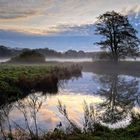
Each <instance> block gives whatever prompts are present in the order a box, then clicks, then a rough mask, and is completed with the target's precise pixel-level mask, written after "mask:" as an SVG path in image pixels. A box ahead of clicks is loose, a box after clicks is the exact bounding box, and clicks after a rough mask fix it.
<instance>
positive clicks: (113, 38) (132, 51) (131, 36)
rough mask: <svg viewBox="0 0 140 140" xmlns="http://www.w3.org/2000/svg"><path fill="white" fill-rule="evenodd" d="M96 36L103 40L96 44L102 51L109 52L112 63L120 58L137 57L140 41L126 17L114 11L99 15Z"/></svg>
mask: <svg viewBox="0 0 140 140" xmlns="http://www.w3.org/2000/svg"><path fill="white" fill-rule="evenodd" d="M96 34H98V35H101V36H103V40H101V41H100V42H97V44H98V45H101V46H102V47H101V48H102V49H105V50H109V51H110V52H111V53H110V54H111V58H112V59H113V60H114V61H118V60H119V58H121V57H123V58H125V57H126V56H129V57H134V56H137V55H138V52H139V48H138V45H139V44H140V40H139V39H138V37H137V36H136V34H137V31H136V30H135V29H134V28H133V27H132V25H131V24H130V23H129V21H128V17H127V16H123V15H121V14H119V13H116V12H114V11H111V12H106V13H104V14H103V15H100V16H99V17H98V20H97V22H96Z"/></svg>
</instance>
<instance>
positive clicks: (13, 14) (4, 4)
mask: <svg viewBox="0 0 140 140" xmlns="http://www.w3.org/2000/svg"><path fill="white" fill-rule="evenodd" d="M50 2H51V1H50V0H0V20H1V21H5V20H13V19H19V18H27V17H31V16H37V15H41V14H42V13H43V10H44V6H45V5H46V4H48V5H49V4H50Z"/></svg>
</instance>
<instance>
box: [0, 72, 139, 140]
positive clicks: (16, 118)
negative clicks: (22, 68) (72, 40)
mask: <svg viewBox="0 0 140 140" xmlns="http://www.w3.org/2000/svg"><path fill="white" fill-rule="evenodd" d="M65 84H66V85H65ZM65 84H64V85H63V86H61V90H60V89H59V92H58V93H57V94H56V95H49V94H43V93H41V92H40V93H33V94H30V95H28V96H27V97H25V98H23V99H20V100H18V101H14V102H12V103H9V104H5V105H1V108H0V129H1V133H2V134H3V136H4V135H5V130H6V132H7V133H11V131H13V130H14V131H17V128H18V130H19V129H20V130H21V129H22V130H24V131H25V133H27V134H26V135H32V137H34V135H33V134H35V135H38V134H39V133H41V132H43V130H53V129H54V128H55V127H56V126H57V125H58V124H60V122H62V124H63V127H66V125H67V120H66V119H65V118H64V116H63V115H62V114H61V113H60V112H59V110H58V108H57V107H58V101H61V102H62V103H63V104H64V105H65V106H66V108H67V111H68V115H69V118H70V120H72V121H73V122H74V123H76V124H77V125H78V126H80V127H83V121H84V109H83V108H84V101H86V103H87V104H88V105H89V106H93V107H94V109H95V113H96V116H95V117H96V120H98V121H99V122H101V123H102V124H104V125H108V126H109V124H111V125H112V126H113V125H114V124H115V126H114V127H121V126H117V125H116V123H120V122H123V124H124V123H125V125H127V124H128V123H129V120H131V118H130V117H131V116H130V113H131V111H132V110H136V111H139V105H140V93H139V79H138V78H135V77H130V76H124V75H117V74H115V75H96V74H92V73H83V77H81V78H79V79H73V80H70V81H69V82H66V83H65ZM89 85H90V87H88V86H89ZM73 87H74V88H73ZM76 87H77V88H76ZM97 87H98V88H97ZM99 87H100V88H99ZM62 88H63V89H62ZM87 88H88V89H90V90H87ZM78 90H79V92H78ZM82 90H83V91H82ZM81 91H82V92H81ZM128 119H129V120H128ZM126 120H128V121H127V123H126V122H125V121H126Z"/></svg>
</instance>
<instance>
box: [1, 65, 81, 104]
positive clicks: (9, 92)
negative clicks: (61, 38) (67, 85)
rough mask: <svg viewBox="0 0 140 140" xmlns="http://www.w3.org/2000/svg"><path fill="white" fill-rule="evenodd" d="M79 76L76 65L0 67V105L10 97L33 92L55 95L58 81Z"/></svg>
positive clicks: (79, 69)
mask: <svg viewBox="0 0 140 140" xmlns="http://www.w3.org/2000/svg"><path fill="white" fill-rule="evenodd" d="M79 76H81V68H80V67H79V66H77V65H69V66H68V67H64V66H53V65H12V64H6V65H1V67H0V97H1V99H3V100H1V104H3V103H4V102H7V100H9V99H10V100H11V97H14V98H23V97H25V96H26V95H28V94H30V93H33V92H43V93H57V91H58V84H59V81H60V80H66V79H70V78H71V77H79ZM12 100H13V98H12Z"/></svg>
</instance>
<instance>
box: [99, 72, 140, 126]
mask: <svg viewBox="0 0 140 140" xmlns="http://www.w3.org/2000/svg"><path fill="white" fill-rule="evenodd" d="M99 83H100V86H101V88H100V90H99V91H98V92H97V94H99V95H100V96H101V97H104V102H103V103H100V104H99V105H98V107H97V112H98V114H99V119H100V120H101V121H102V122H103V123H110V124H114V123H117V122H118V121H121V120H122V119H125V118H127V116H128V115H129V114H130V113H131V111H132V109H133V107H134V106H135V105H136V102H137V101H138V99H139V93H138V92H139V91H138V80H136V78H130V77H127V76H121V75H120V76H119V75H117V74H113V75H104V76H100V77H99Z"/></svg>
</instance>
